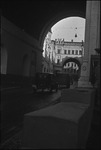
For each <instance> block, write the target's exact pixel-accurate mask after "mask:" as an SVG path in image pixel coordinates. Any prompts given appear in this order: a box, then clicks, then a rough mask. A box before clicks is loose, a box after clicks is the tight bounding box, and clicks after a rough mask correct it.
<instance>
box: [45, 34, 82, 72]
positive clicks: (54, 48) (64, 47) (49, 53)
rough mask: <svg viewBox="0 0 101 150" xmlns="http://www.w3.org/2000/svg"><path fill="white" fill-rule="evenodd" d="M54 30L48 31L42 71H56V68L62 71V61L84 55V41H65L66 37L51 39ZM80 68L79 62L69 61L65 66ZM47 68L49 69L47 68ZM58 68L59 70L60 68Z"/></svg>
mask: <svg viewBox="0 0 101 150" xmlns="http://www.w3.org/2000/svg"><path fill="white" fill-rule="evenodd" d="M51 35H52V32H48V34H47V36H46V38H45V41H44V47H43V50H44V52H43V57H44V61H43V69H42V72H54V70H55V69H56V68H58V69H59V72H61V71H62V62H63V60H64V59H65V58H66V57H70V58H75V57H76V58H77V57H78V58H81V57H83V56H84V42H83V41H81V42H74V41H73V40H71V41H65V40H64V39H55V40H51ZM71 66H72V67H73V69H74V70H75V69H76V70H78V66H77V64H75V63H73V62H69V63H68V64H67V65H66V66H64V70H66V68H71ZM46 68H47V69H46ZM58 69H57V70H58Z"/></svg>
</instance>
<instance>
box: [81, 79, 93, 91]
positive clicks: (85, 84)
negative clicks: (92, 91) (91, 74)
mask: <svg viewBox="0 0 101 150" xmlns="http://www.w3.org/2000/svg"><path fill="white" fill-rule="evenodd" d="M78 87H87V88H93V86H92V85H91V82H89V80H88V77H83V76H82V77H80V79H79V81H78Z"/></svg>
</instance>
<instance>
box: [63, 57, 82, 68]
mask: <svg viewBox="0 0 101 150" xmlns="http://www.w3.org/2000/svg"><path fill="white" fill-rule="evenodd" d="M68 62H74V63H76V64H77V65H78V67H79V70H80V69H81V65H82V61H81V60H79V58H72V57H70V58H65V60H64V61H63V62H62V66H64V65H65V64H66V63H68Z"/></svg>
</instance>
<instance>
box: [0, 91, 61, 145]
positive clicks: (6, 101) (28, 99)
mask: <svg viewBox="0 0 101 150" xmlns="http://www.w3.org/2000/svg"><path fill="white" fill-rule="evenodd" d="M60 95H61V91H60V90H59V91H58V92H55V91H53V92H51V93H50V92H49V91H44V92H41V91H38V92H37V93H33V91H32V89H23V92H21V90H19V92H18V90H14V91H13V90H12V91H11V90H10V91H8V90H7V91H6V92H4V93H3V94H1V137H2V141H3V142H4V141H5V140H6V139H8V138H10V137H11V136H12V135H13V134H15V132H18V130H19V129H20V126H22V124H23V116H24V114H25V113H28V112H31V111H34V110H37V109H41V108H43V107H46V106H48V105H51V104H54V103H57V102H58V101H59V97H60Z"/></svg>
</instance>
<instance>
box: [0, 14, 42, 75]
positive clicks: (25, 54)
mask: <svg viewBox="0 0 101 150" xmlns="http://www.w3.org/2000/svg"><path fill="white" fill-rule="evenodd" d="M0 54H1V69H0V71H1V74H13V75H21V76H32V77H33V76H34V75H35V74H36V72H41V62H42V49H41V48H40V47H39V43H38V41H37V40H35V39H34V38H33V37H31V36H29V35H28V34H27V33H25V32H24V31H22V30H21V29H20V28H18V27H17V26H15V25H14V24H13V23H12V22H10V21H9V20H7V19H6V18H5V17H3V16H2V17H1V53H0ZM39 60H40V61H39Z"/></svg>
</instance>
